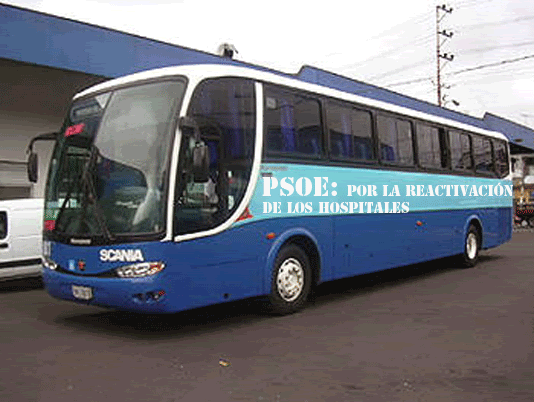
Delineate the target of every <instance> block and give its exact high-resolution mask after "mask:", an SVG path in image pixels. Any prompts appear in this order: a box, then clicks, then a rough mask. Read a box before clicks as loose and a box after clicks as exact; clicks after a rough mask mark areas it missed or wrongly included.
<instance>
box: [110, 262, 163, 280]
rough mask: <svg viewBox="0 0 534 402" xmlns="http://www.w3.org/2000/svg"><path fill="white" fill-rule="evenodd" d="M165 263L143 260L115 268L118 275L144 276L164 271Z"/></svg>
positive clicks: (128, 276) (127, 276)
mask: <svg viewBox="0 0 534 402" xmlns="http://www.w3.org/2000/svg"><path fill="white" fill-rule="evenodd" d="M164 268H165V264H164V263H162V262H141V263H139V264H132V265H127V266H125V267H120V268H117V269H115V272H116V273H117V276H119V277H121V278H143V277H145V276H151V275H155V274H157V273H158V272H161V271H163V269H164Z"/></svg>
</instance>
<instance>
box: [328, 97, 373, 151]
mask: <svg viewBox="0 0 534 402" xmlns="http://www.w3.org/2000/svg"><path fill="white" fill-rule="evenodd" d="M326 119H327V123H328V132H329V135H330V156H331V157H332V158H334V159H352V160H360V161H372V160H375V155H374V150H373V142H372V137H371V135H372V134H371V133H372V128H371V127H372V122H371V114H370V113H369V112H366V111H362V110H357V109H354V108H353V107H352V106H350V105H342V104H339V103H337V102H328V104H327V109H326Z"/></svg>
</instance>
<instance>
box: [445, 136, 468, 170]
mask: <svg viewBox="0 0 534 402" xmlns="http://www.w3.org/2000/svg"><path fill="white" fill-rule="evenodd" d="M449 143H450V147H451V167H452V168H453V169H454V170H471V169H472V168H473V162H472V157H471V145H470V139H469V136H468V135H467V134H464V133H460V132H458V131H449Z"/></svg>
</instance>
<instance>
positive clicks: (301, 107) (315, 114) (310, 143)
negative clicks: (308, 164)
mask: <svg viewBox="0 0 534 402" xmlns="http://www.w3.org/2000/svg"><path fill="white" fill-rule="evenodd" d="M265 127H266V133H265V149H266V151H267V153H270V154H273V153H274V154H280V153H282V154H296V155H301V156H310V157H318V156H321V154H322V129H321V114H320V107H319V101H318V100H317V99H313V98H310V97H306V96H304V95H299V94H294V93H290V92H285V91H282V90H279V89H275V88H270V87H266V90H265Z"/></svg>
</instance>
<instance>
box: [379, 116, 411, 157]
mask: <svg viewBox="0 0 534 402" xmlns="http://www.w3.org/2000/svg"><path fill="white" fill-rule="evenodd" d="M377 123H378V138H379V140H380V159H381V160H382V161H385V162H389V163H395V164H399V165H413V143H412V126H411V124H410V122H408V121H406V120H399V119H395V118H393V117H386V116H378V120H377Z"/></svg>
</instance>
